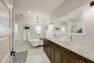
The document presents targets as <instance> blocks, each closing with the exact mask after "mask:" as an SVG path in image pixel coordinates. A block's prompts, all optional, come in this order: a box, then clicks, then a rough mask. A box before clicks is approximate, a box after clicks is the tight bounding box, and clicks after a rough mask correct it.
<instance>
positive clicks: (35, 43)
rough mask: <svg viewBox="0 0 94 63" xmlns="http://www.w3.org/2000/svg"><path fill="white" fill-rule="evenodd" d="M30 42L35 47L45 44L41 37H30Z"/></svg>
mask: <svg viewBox="0 0 94 63" xmlns="http://www.w3.org/2000/svg"><path fill="white" fill-rule="evenodd" d="M29 42H30V45H31V46H33V47H37V46H40V45H43V41H42V40H40V39H30V40H29Z"/></svg>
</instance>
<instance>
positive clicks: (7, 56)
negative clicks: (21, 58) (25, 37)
mask: <svg viewBox="0 0 94 63" xmlns="http://www.w3.org/2000/svg"><path fill="white" fill-rule="evenodd" d="M9 58H10V52H9V53H8V54H6V56H5V57H4V59H3V60H2V61H1V63H6V61H7V60H8V59H9Z"/></svg>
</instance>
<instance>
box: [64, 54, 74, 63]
mask: <svg viewBox="0 0 94 63" xmlns="http://www.w3.org/2000/svg"><path fill="white" fill-rule="evenodd" d="M62 63H73V56H72V55H69V54H67V53H62Z"/></svg>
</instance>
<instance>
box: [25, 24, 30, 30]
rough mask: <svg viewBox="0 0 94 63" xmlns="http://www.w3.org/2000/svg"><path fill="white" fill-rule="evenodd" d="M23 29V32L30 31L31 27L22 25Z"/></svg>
mask: <svg viewBox="0 0 94 63" xmlns="http://www.w3.org/2000/svg"><path fill="white" fill-rule="evenodd" d="M23 29H24V30H31V25H28V24H24V25H23Z"/></svg>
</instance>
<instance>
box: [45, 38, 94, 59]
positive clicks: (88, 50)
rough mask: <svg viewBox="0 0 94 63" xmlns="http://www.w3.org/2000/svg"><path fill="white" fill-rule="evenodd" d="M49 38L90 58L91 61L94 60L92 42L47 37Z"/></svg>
mask: <svg viewBox="0 0 94 63" xmlns="http://www.w3.org/2000/svg"><path fill="white" fill-rule="evenodd" d="M46 39H48V40H51V41H52V42H54V43H56V44H58V45H60V46H63V47H65V48H67V49H69V50H71V51H73V52H75V53H77V54H79V55H81V56H83V57H85V58H88V59H90V60H91V61H94V46H93V45H90V44H84V43H80V42H66V41H64V40H62V39H53V38H47V37H46Z"/></svg>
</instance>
